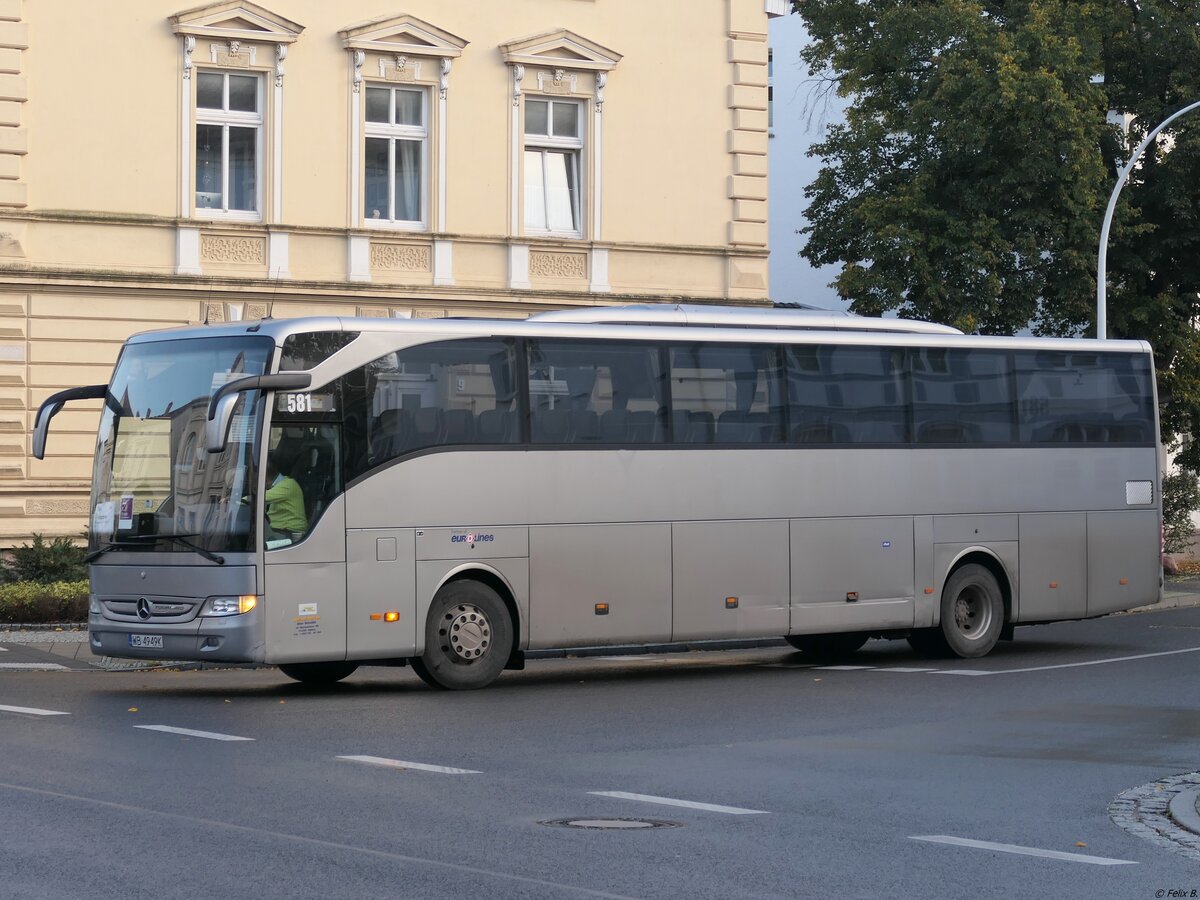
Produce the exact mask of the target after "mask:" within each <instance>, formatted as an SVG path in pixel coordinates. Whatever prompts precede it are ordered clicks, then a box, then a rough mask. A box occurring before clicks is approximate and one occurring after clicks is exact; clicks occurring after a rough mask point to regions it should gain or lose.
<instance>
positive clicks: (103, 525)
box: [92, 500, 116, 534]
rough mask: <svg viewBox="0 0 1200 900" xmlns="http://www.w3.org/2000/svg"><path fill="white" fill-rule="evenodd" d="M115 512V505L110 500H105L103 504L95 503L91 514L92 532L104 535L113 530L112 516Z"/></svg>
mask: <svg viewBox="0 0 1200 900" xmlns="http://www.w3.org/2000/svg"><path fill="white" fill-rule="evenodd" d="M115 512H116V504H115V503H113V502H112V501H111V500H106V501H104V502H103V503H97V504H96V509H95V511H94V512H93V513H92V531H99V532H103V533H105V534H107V533H109V532H111V531H112V530H113V514H114V513H115Z"/></svg>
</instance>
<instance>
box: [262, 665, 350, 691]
mask: <svg viewBox="0 0 1200 900" xmlns="http://www.w3.org/2000/svg"><path fill="white" fill-rule="evenodd" d="M357 668H358V663H352V662H318V663H289V664H288V665H286V666H280V667H279V671H280V672H282V673H283V674H284V675H286V676H287V677H288V678H292V679H294V680H296V681H299V682H300V683H301V684H306V685H308V686H309V687H325V686H328V685H331V684H336V683H337V682H339V681H341V680H342V679H343V678H347V677H349V676H350V675H353V674H354V670H355V669H357Z"/></svg>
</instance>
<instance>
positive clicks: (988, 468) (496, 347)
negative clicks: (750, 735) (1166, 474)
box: [34, 306, 1161, 688]
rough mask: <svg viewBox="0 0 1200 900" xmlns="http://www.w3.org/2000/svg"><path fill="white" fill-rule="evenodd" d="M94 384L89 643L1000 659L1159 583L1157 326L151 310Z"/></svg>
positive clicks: (274, 652) (304, 653)
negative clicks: (720, 643) (1033, 631)
mask: <svg viewBox="0 0 1200 900" xmlns="http://www.w3.org/2000/svg"><path fill="white" fill-rule="evenodd" d="M83 399H92V400H100V401H102V404H101V406H102V409H101V415H100V428H99V434H98V436H97V441H96V454H95V474H94V479H93V486H92V497H91V520H90V564H91V569H90V575H91V601H90V612H89V621H88V626H89V639H90V643H91V648H92V651H93V652H94V653H96V654H103V655H109V656H121V657H135V658H159V659H173V660H214V661H225V662H246V663H249V662H255V663H270V664H276V665H279V666H280V667H281V668H282V669H283V671H284V672H285V673H286V674H287V675H289V676H291V677H293V678H297V679H299V680H301V681H306V682H322V681H335V680H337V679H340V678H344V677H345V676H346V675H348V674H349V673H350V672H352V671H354V669H355V668H356V667H357V666H359V665H399V664H404V663H408V664H411V665H412V666H413V668H414V669H415V670H416V671H417V673H418V674H419V675H420V676H421V677H422V678H423V679H424V680H426V681H427V682H429V683H430V684H433V685H435V686H439V687H443V688H477V687H482V686H484V685H486V684H488V683H489V682H491V681H492V680H493V679H495V678H496V677H497V676H498V675H499V674H500V672H501V671H502V670H503V669H504V668H506V667H507V668H520V667H521V666H522V665H523V663H524V658H525V657H524V654H525V653H526V652H527V651H530V650H536V649H546V648H568V647H581V646H598V645H601V646H602V645H613V644H629V643H646V642H662V641H702V640H705V639H712V638H752V637H762V636H785V637H786V638H787V640H788V641H789V642H790V643H791V644H792V645H793V646H795V647H796V648H797V649H800V650H802V651H806V652H810V653H815V654H830V653H849V652H852V651H854V650H856V649H857V648H858V647H860V646H861V645H862V644H863V643H864V642H865V641H866V639H867V638H868V637H870V636H883V637H893V638H907V639H908V640H909V641H910V642H911V644H912V645H913V647H914V648H916V649H917V650H918V651H919V652H921V653H924V654H935V655H936V654H940V655H952V656H959V657H978V656H982V655H983V654H986V653H987V652H988V651H989V650H991V649H992V647H993V646H994V645H995V643H996V641H997V640H998V639H1001V638H1006V639H1007V638H1011V636H1012V631H1013V627H1014V626H1015V625H1020V624H1026V623H1036V622H1048V621H1055V620H1062V619H1077V618H1085V617H1092V616H1100V615H1104V614H1106V613H1111V612H1114V611H1117V610H1124V609H1129V608H1131V607H1135V606H1140V605H1143V604H1148V603H1153V602H1156V601H1157V599H1158V597H1159V591H1160V556H1159V546H1160V545H1159V534H1160V532H1159V529H1160V520H1161V515H1160V504H1159V474H1158V471H1159V470H1158V453H1157V444H1158V423H1157V418H1156V401H1155V387H1154V372H1153V364H1152V358H1151V351H1150V348H1149V347H1148V346H1147V345H1146V344H1144V343H1135V342H1126V341H1106V342H1097V341H1094V340H1057V339H1033V338H989V337H978V336H967V335H963V334H961V333H959V332H957V331H955V330H954V329H951V328H946V327H944V326H937V325H930V324H926V323H915V322H901V321H895V320H879V319H865V318H857V317H849V316H847V317H837V316H821V315H815V314H809V313H803V312H791V311H782V310H776V311H747V310H735V309H725V310H722V309H712V308H694V307H693V308H681V307H669V306H665V307H638V308H625V309H620V308H618V309H608V310H578V311H572V312H562V313H551V314H544V315H541V316H534V317H533V318H531V319H528V320H525V321H518V322H514V321H487V320H482V319H461V320H455V319H441V320H419V321H418V320H399V319H397V320H380V319H342V318H303V319H286V320H265V321H258V322H235V323H228V324H222V325H214V326H198V327H186V328H179V329H174V330H168V331H160V332H153V333H146V334H141V335H137V336H135V337H133V338H131V339H130V340H129V341H128V342H127V344H126V345H125V347H124V348H123V350H122V351H121V354H120V358H119V359H118V361H117V364H116V368H115V370H114V371H113V375H112V379H111V381H110V382H109V384H107V385H95V386H92V387H84V388H74V389H72V390H69V391H64V392H61V393H59V394H57V395H55V396H53V397H51V398H49V399H48V400H47V401H46V402H45V404H44V405H43V406H42V408H41V410H40V411H39V413H38V416H37V421H36V428H35V435H34V454H35V455H36V456H37V457H39V458H41V456H42V454H43V453H44V451H45V445H46V436H47V430H48V426H49V423H50V420H51V418H52V417H53V415H54V414H55V413H56V412H57V411H58V410H59V409H60V408H61V407H62V405H63V404H64V403H67V402H70V401H73V400H83Z"/></svg>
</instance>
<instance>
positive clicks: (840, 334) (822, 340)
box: [128, 310, 1151, 353]
mask: <svg viewBox="0 0 1200 900" xmlns="http://www.w3.org/2000/svg"><path fill="white" fill-rule="evenodd" d="M738 312H743V311H740V310H739V311H738ZM764 312H770V310H764ZM853 318H854V317H848V318H847V319H839V321H852V320H853ZM867 321H871V322H878V321H881V320H877V319H874V320H872V319H868V320H867ZM889 321H895V320H889ZM932 327H934V328H942V327H944V326H932ZM315 331H356V332H363V333H377V334H381V333H394V334H411V335H414V336H416V335H429V337H430V339H431V340H444V339H446V338H448V337H452V336H459V337H464V338H467V337H486V336H509V335H511V336H513V337H522V336H524V337H540V338H549V337H564V338H593V339H608V340H618V339H620V340H651V341H653V340H659V341H695V340H705V341H732V342H743V341H744V342H746V343H754V344H761V343H771V342H775V341H781V342H784V343H806V344H807V343H813V344H838V343H844V344H855V345H876V346H889V347H917V346H934V347H947V348H949V347H1006V348H1009V349H1030V350H1047V351H1056V350H1057V351H1066V352H1091V353H1096V352H1102V351H1107V352H1110V353H1150V352H1151V349H1150V345H1149V344H1148V343H1146V342H1145V341H1132V340H1106V341H1099V340H1096V339H1095V338H1047V337H994V336H988V335H967V334H963V333H962V332H959V331H955V330H954V329H949V328H947V329H945V330H937V331H932V332H929V333H925V332H916V333H914V332H911V331H899V330H897V331H878V330H872V329H854V330H849V329H836V328H835V329H828V328H795V327H793V328H780V327H775V326H771V325H767V324H766V323H765V322H764V323H763V325H761V326H759V327H754V326H753V325H734V324H732V323H731V324H729V325H728V326H725V325H718V324H715V323H714V324H713V325H711V326H709V327H707V328H705V334H704V335H703V336H701V335H698V334H697V333H696V329H695V327H694V326H689V325H684V324H680V323H676V322H661V323H658V322H651V323H632V322H629V323H627V322H571V321H563V320H560V319H553V318H549V316H548V315H547V317H546V318H543V317H542V316H540V315H538V316H532V317H530V318H528V319H485V318H437V319H407V318H395V319H382V318H355V317H350V316H346V317H343V316H329V315H326V316H306V317H298V318H286V319H262V320H256V321H240V322H222V323H219V324H213V325H184V326H181V327H176V328H166V329H160V330H155V331H143V332H141V333H139V334H135V335H133V336H132V337H130V338H129V341H128V343H130V344H141V343H149V342H153V341H169V340H184V339H190V338H202V337H218V336H232V335H245V334H260V335H263V336H264V337H270V338H272V339H273V340H274V341H275V342H276V343H277V344H282V343H283V341H284V339H286V338H287V337H288V336H289V335H293V334H303V333H308V332H315Z"/></svg>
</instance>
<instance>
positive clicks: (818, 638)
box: [784, 631, 868, 659]
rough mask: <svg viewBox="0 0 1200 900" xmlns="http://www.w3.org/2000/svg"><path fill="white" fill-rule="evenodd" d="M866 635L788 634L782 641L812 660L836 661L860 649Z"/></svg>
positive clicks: (855, 632) (851, 632)
mask: <svg viewBox="0 0 1200 900" xmlns="http://www.w3.org/2000/svg"><path fill="white" fill-rule="evenodd" d="M867 637H868V635H866V634H863V633H861V632H858V631H846V632H841V633H839V634H789V635H786V636H784V640H785V641H787V642H788V643H789V644H791V645H792V646H793V647H794V648H795V649H797V650H799V651H800V652H801V653H806V654H808V655H809V656H811V657H813V658H814V659H838V658H840V657H843V656H849V655H850V654H852V653H854V652H856V651H857V650H859V649H861V648H862V645H863V644H865V643H866V642H867Z"/></svg>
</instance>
